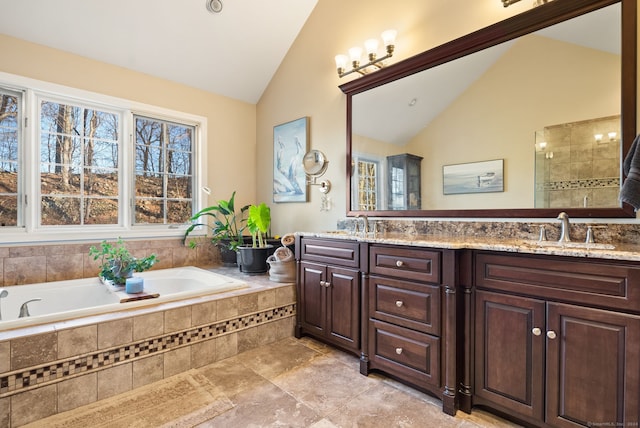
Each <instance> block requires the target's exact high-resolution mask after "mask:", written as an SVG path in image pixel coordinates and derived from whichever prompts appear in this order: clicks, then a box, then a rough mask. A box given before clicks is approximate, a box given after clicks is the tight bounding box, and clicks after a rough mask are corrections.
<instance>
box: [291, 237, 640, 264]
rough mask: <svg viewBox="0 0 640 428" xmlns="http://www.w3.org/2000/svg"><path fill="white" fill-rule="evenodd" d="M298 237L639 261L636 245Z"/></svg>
mask: <svg viewBox="0 0 640 428" xmlns="http://www.w3.org/2000/svg"><path fill="white" fill-rule="evenodd" d="M298 234H299V235H302V236H314V237H318V238H333V239H345V240H351V241H358V242H370V243H377V244H393V245H410V246H416V247H431V248H445V249H471V250H491V251H504V252H511V253H528V254H546V255H557V256H571V257H588V258H597V259H612V260H628V261H640V245H634V244H626V243H624V244H616V243H612V244H603V243H595V244H585V243H583V242H579V241H574V242H570V243H566V244H560V243H559V242H556V241H546V242H543V243H538V242H537V241H536V240H533V239H531V240H526V239H509V238H496V237H490V236H489V237H482V238H479V237H469V236H464V235H458V236H453V235H441V234H437V235H428V234H427V235H425V234H407V233H389V232H384V233H377V234H375V235H374V234H372V233H369V234H368V235H367V237H364V236H363V235H362V233H359V234H358V235H354V234H352V233H350V232H349V231H346V230H337V231H327V232H298Z"/></svg>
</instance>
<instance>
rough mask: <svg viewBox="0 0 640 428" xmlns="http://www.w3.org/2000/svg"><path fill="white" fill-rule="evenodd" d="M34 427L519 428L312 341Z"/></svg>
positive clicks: (255, 354) (282, 345)
mask: <svg viewBox="0 0 640 428" xmlns="http://www.w3.org/2000/svg"><path fill="white" fill-rule="evenodd" d="M30 426H34V427H47V428H52V427H64V428H68V427H84V426H92V427H109V428H113V427H132V426H136V427H158V426H166V427H194V426H195V427H198V428H209V427H224V428H227V427H233V428H242V427H275V426H277V427H283V426H284V427H313V428H329V427H372V428H373V427H375V428H377V427H385V428H387V427H406V428H408V427H421V428H425V427H428V428H431V427H434V428H435V427H460V428H477V427H492V428H495V427H499V428H506V427H516V426H517V425H515V424H512V423H510V422H507V421H504V420H503V419H500V418H498V417H496V416H494V415H491V414H489V413H487V412H484V411H481V410H474V411H473V413H472V414H470V415H468V414H466V413H463V412H458V413H457V415H456V416H455V417H451V416H448V415H446V414H444V413H442V411H441V403H440V401H439V400H437V399H436V398H433V397H431V396H429V395H426V394H422V393H420V392H418V391H416V390H414V389H411V388H408V387H406V386H404V385H402V384H399V383H397V382H395V381H392V380H390V379H388V378H386V377H384V376H382V375H378V374H371V375H369V376H363V375H361V374H360V373H359V371H358V359H357V358H356V357H355V356H353V355H350V354H346V353H343V352H341V351H338V350H335V349H333V348H331V347H328V346H326V345H324V344H322V343H319V342H317V341H315V340H312V339H309V338H303V339H300V340H297V339H295V338H286V339H283V340H280V341H278V342H275V343H272V344H269V345H265V346H262V347H259V348H256V349H253V350H251V351H247V352H244V353H242V354H239V355H237V356H235V357H232V358H228V359H225V360H222V361H219V362H217V363H215V364H211V365H208V366H204V367H202V368H199V369H194V370H190V371H188V372H184V373H182V374H180V375H177V376H173V377H172V378H169V379H165V380H163V381H161V382H157V383H156V384H151V385H148V386H147V387H144V388H140V389H137V390H135V391H132V392H130V393H126V394H121V395H120V396H116V397H112V398H110V399H107V400H103V401H100V402H97V403H93V404H91V405H89V406H84V407H79V408H77V409H74V410H72V411H69V412H65V413H61V414H58V415H55V416H52V417H50V418H47V419H43V420H40V421H37V422H35V423H34V424H31V425H30Z"/></svg>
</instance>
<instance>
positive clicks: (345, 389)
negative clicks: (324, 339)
mask: <svg viewBox="0 0 640 428" xmlns="http://www.w3.org/2000/svg"><path fill="white" fill-rule="evenodd" d="M271 381H272V382H273V383H274V384H276V385H278V386H279V387H280V388H282V389H283V390H284V391H286V392H288V393H289V394H291V395H292V396H293V397H295V398H296V399H297V400H298V401H300V402H301V403H304V404H306V405H307V406H309V407H311V408H312V409H314V410H315V411H317V412H318V413H320V414H321V415H323V416H324V415H327V414H329V413H331V412H333V411H335V410H336V409H338V408H339V407H341V406H343V405H344V403H345V402H347V401H349V400H350V399H351V398H352V397H354V396H355V395H358V394H360V393H362V392H364V391H366V390H367V389H369V388H371V387H372V386H373V385H376V384H377V382H376V381H375V380H373V379H370V378H368V377H365V376H362V375H361V374H360V373H359V372H358V371H357V370H354V369H353V368H350V367H348V366H346V365H344V364H340V363H338V364H336V360H335V359H333V358H330V357H327V356H324V357H318V358H315V359H313V360H311V361H310V362H309V363H308V364H306V365H304V366H302V367H300V368H298V369H296V370H292V371H290V372H286V373H284V374H282V375H280V376H278V377H276V378H275V379H272V380H271Z"/></svg>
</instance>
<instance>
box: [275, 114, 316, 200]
mask: <svg viewBox="0 0 640 428" xmlns="http://www.w3.org/2000/svg"><path fill="white" fill-rule="evenodd" d="M308 149H309V118H308V117H301V118H300V119H296V120H292V121H291V122H286V123H283V124H280V125H276V126H274V127H273V202H276V203H279V202H307V181H306V175H305V173H304V168H303V167H302V158H303V157H304V154H305V153H306V152H307V151H308Z"/></svg>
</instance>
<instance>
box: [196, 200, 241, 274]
mask: <svg viewBox="0 0 640 428" xmlns="http://www.w3.org/2000/svg"><path fill="white" fill-rule="evenodd" d="M235 197H236V192H235V191H234V192H233V193H232V194H231V198H229V200H224V199H222V200H219V201H218V203H216V204H215V205H211V206H209V207H206V208H203V209H202V210H200V211H198V212H197V213H196V214H194V215H193V217H191V218H190V219H189V221H191V222H196V223H193V224H192V225H191V226H189V228H188V229H187V230H186V231H185V234H184V238H185V239H187V237H188V236H189V234H190V233H191V232H193V230H195V228H197V227H199V226H203V227H208V228H210V229H211V238H210V239H211V242H212V243H213V244H214V245H215V246H216V247H218V249H220V257H221V258H222V264H223V265H224V266H235V265H236V259H237V256H236V250H237V248H238V247H239V246H240V245H242V244H244V237H243V236H242V234H243V232H244V230H245V227H246V224H245V223H246V218H245V217H246V212H247V210H248V209H249V205H245V206H243V207H242V208H240V211H239V212H236V208H235ZM189 246H190V247H191V248H195V247H196V246H197V242H196V241H195V240H191V241H190V242H189Z"/></svg>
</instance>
